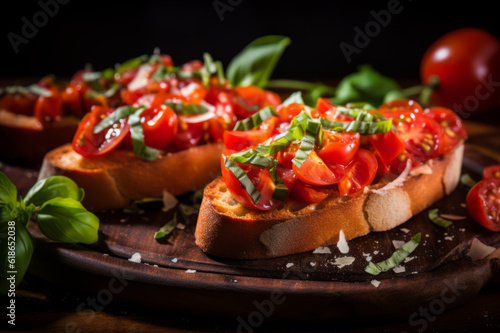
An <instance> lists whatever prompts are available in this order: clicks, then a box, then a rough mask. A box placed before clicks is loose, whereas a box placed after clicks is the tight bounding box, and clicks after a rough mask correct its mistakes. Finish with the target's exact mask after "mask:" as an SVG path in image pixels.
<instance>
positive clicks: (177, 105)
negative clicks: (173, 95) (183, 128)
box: [163, 101, 210, 116]
mask: <svg viewBox="0 0 500 333" xmlns="http://www.w3.org/2000/svg"><path fill="white" fill-rule="evenodd" d="M163 104H165V105H166V106H168V107H170V108H171V109H172V110H174V112H175V113H177V114H180V115H183V116H187V115H192V114H204V113H207V112H209V111H210V110H209V109H208V108H207V107H206V106H203V105H198V104H191V103H185V102H182V101H181V102H174V101H166V102H164V103H163Z"/></svg>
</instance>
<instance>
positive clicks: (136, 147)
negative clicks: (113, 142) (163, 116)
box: [128, 110, 160, 161]
mask: <svg viewBox="0 0 500 333" xmlns="http://www.w3.org/2000/svg"><path fill="white" fill-rule="evenodd" d="M139 111H140V112H142V111H141V110H139ZM139 111H137V112H135V113H133V114H131V115H130V116H129V118H128V119H129V122H130V136H131V137H132V149H133V151H134V154H136V155H137V156H139V157H141V158H143V159H145V160H147V161H152V160H154V159H155V158H156V157H157V156H158V155H159V154H160V150H158V149H155V148H151V147H148V146H146V144H145V143H144V130H143V128H142V123H141V117H140V115H139V114H140V112H139Z"/></svg>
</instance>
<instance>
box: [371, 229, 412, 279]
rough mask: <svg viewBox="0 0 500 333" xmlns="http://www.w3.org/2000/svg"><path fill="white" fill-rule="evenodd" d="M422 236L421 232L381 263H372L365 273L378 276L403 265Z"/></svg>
mask: <svg viewBox="0 0 500 333" xmlns="http://www.w3.org/2000/svg"><path fill="white" fill-rule="evenodd" d="M420 238H421V234H420V232H419V233H418V234H416V235H415V236H413V237H412V239H411V240H410V241H409V242H408V243H406V244H404V245H403V246H401V247H400V248H399V249H398V250H396V251H395V252H394V253H393V254H392V256H391V257H390V258H389V259H387V260H384V261H381V262H379V263H374V262H370V263H369V264H368V266H367V267H366V269H365V272H367V273H370V274H372V275H378V274H380V273H382V272H387V271H388V270H390V269H391V268H394V267H396V266H398V265H399V264H401V263H402V262H403V260H405V258H406V257H408V256H409V255H410V253H412V252H413V251H414V250H415V249H416V248H417V246H418V244H419V243H420Z"/></svg>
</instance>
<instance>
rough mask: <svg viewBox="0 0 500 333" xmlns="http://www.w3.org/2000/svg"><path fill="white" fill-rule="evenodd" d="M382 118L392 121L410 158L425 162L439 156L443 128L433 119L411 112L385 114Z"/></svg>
mask: <svg viewBox="0 0 500 333" xmlns="http://www.w3.org/2000/svg"><path fill="white" fill-rule="evenodd" d="M384 117H385V118H389V119H392V120H393V124H394V125H395V126H396V131H397V133H398V136H399V138H400V139H402V140H403V141H404V143H405V146H406V150H407V151H408V153H410V155H411V156H412V157H414V158H416V159H418V160H421V161H427V160H428V159H431V158H435V157H438V156H439V155H440V154H441V146H442V141H443V128H442V127H441V125H439V123H438V122H437V121H435V120H434V119H431V118H429V117H426V116H423V115H422V113H414V112H411V111H400V112H387V113H384Z"/></svg>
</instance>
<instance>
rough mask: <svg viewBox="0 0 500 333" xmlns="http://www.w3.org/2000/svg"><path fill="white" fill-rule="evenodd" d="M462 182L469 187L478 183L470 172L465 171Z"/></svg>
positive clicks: (461, 178)
mask: <svg viewBox="0 0 500 333" xmlns="http://www.w3.org/2000/svg"><path fill="white" fill-rule="evenodd" d="M460 182H461V183H462V184H464V185H465V186H468V187H472V186H474V185H476V183H477V182H476V181H475V180H474V179H472V177H471V176H470V175H469V174H468V173H464V174H463V175H462V176H461V177H460Z"/></svg>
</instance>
